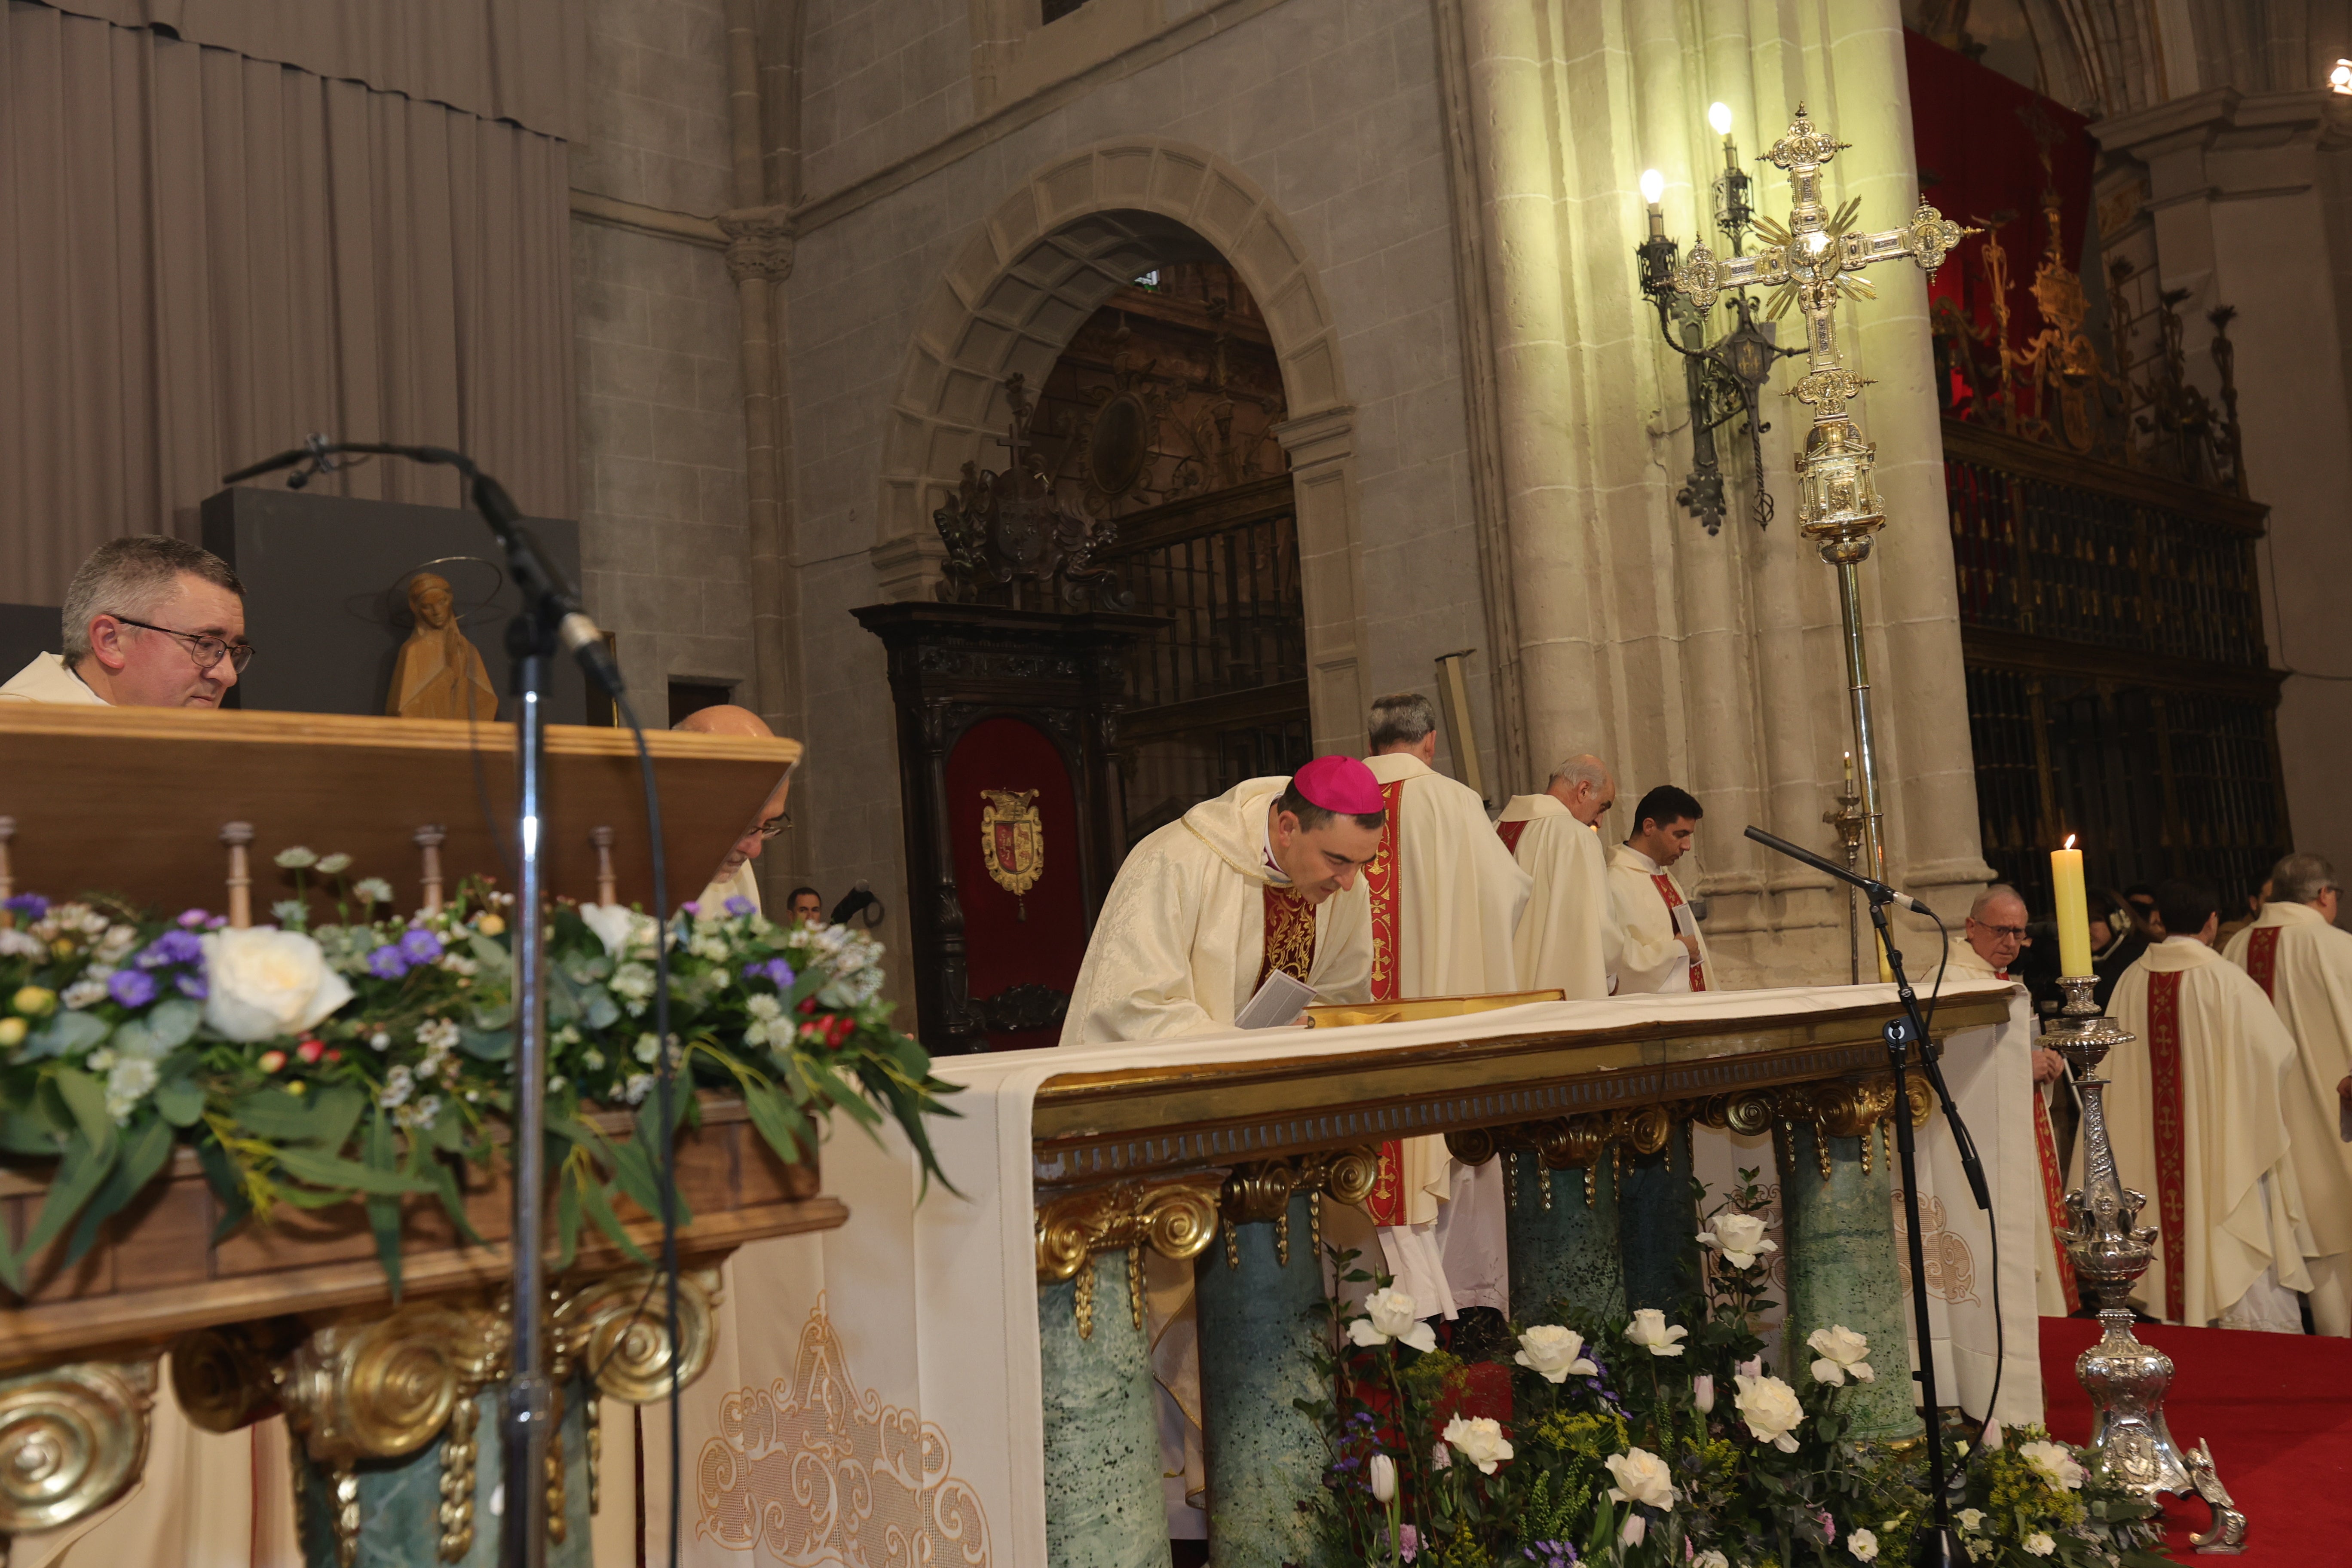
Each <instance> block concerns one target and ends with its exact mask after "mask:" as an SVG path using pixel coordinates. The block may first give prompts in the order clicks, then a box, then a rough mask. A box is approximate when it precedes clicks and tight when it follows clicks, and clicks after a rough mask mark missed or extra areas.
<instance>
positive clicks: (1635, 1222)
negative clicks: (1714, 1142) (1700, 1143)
mask: <svg viewBox="0 0 2352 1568" xmlns="http://www.w3.org/2000/svg"><path fill="white" fill-rule="evenodd" d="M1617 1227H1618V1229H1617V1233H1618V1235H1619V1236H1620V1237H1622V1241H1623V1253H1624V1258H1625V1305H1626V1307H1627V1309H1628V1310H1640V1309H1641V1308H1643V1307H1655V1308H1656V1309H1657V1310H1660V1311H1662V1312H1666V1313H1668V1314H1669V1315H1672V1313H1673V1312H1674V1311H1675V1310H1676V1309H1677V1308H1679V1307H1680V1306H1681V1305H1682V1303H1683V1301H1684V1300H1685V1298H1686V1297H1687V1296H1688V1295H1689V1293H1690V1289H1691V1287H1692V1284H1693V1283H1694V1282H1695V1281H1696V1279H1697V1278H1698V1274H1697V1268H1696V1258H1697V1253H1698V1241H1697V1239H1696V1238H1697V1236H1698V1203H1697V1200H1696V1198H1694V1197H1693V1196H1692V1194H1691V1124H1690V1122H1689V1121H1676V1122H1675V1127H1674V1130H1673V1131H1670V1132H1668V1133H1667V1134H1666V1145H1665V1147H1664V1148H1663V1149H1661V1150H1659V1151H1658V1152H1656V1153H1654V1154H1636V1153H1632V1152H1628V1153H1627V1154H1626V1156H1625V1172H1624V1183H1623V1185H1622V1187H1621V1188H1620V1189H1619V1191H1618V1194H1617ZM1686 1264H1687V1265H1688V1266H1689V1267H1687V1268H1685V1265H1686Z"/></svg>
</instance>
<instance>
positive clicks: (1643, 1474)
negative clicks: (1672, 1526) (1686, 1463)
mask: <svg viewBox="0 0 2352 1568" xmlns="http://www.w3.org/2000/svg"><path fill="white" fill-rule="evenodd" d="M1607 1463H1608V1466H1609V1475H1610V1479H1612V1480H1614V1481H1615V1482H1616V1483H1617V1484H1616V1485H1615V1486H1613V1487H1611V1488H1610V1489H1609V1500H1610V1501H1612V1502H1639V1503H1647V1504H1649V1505H1650V1507H1652V1508H1672V1507H1674V1506H1675V1479H1674V1472H1673V1471H1672V1470H1669V1469H1668V1468H1666V1462H1665V1460H1664V1459H1662V1458H1658V1456H1657V1455H1655V1454H1653V1453H1652V1452H1650V1451H1649V1450H1648V1449H1647V1448H1628V1449H1626V1450H1625V1452H1623V1453H1622V1454H1612V1455H1610V1456H1609V1458H1608V1460H1607Z"/></svg>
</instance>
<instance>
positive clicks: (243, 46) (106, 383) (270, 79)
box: [0, 0, 580, 604]
mask: <svg viewBox="0 0 2352 1568" xmlns="http://www.w3.org/2000/svg"><path fill="white" fill-rule="evenodd" d="M574 9H576V8H575V7H570V6H566V5H562V4H561V0H209V3H208V0H179V3H173V0H74V3H73V4H72V5H69V6H66V7H56V6H49V5H29V4H24V3H21V0H9V3H8V4H7V5H6V6H5V11H0V597H5V598H7V599H11V600H16V601H20V602H30V603H35V604H40V603H50V604H54V603H56V602H58V599H60V598H61V597H62V596H63V594H64V591H65V585H66V583H67V580H68V578H69V577H70V576H71V575H72V573H73V571H74V568H75V567H76V566H78V565H79V563H80V562H81V560H82V558H83V556H84V555H86V554H87V553H88V552H89V550H90V549H91V548H92V547H94V546H95V545H97V544H99V543H100V542H103V541H105V540H107V539H110V538H112V537H114V536H116V535H117V534H121V533H129V532H178V533H181V534H182V535H183V536H184V537H188V538H191V539H193V538H194V537H195V532H196V525H195V510H194V509H195V507H196V506H197V504H198V503H199V502H200V501H202V500H203V499H204V498H205V496H207V495H210V494H211V493H213V492H214V491H215V490H216V489H219V488H220V476H221V475H222V474H223V473H225V472H226V471H228V470H229V469H231V468H239V467H242V466H243V465H244V464H246V463H247V462H250V461H252V460H253V459H255V458H260V457H264V456H267V455H268V454H269V453H271V452H274V451H278V450H280V449H282V448H284V447H292V446H296V445H299V442H300V439H301V437H303V435H304V434H305V433H307V432H310V431H312V430H324V431H328V432H330V433H331V434H334V435H336V436H339V437H345V438H349V439H358V440H388V441H402V442H422V443H430V444H434V445H439V446H453V447H462V448H463V449H465V450H466V451H467V452H470V453H471V454H473V456H474V457H475V458H477V459H478V461H479V462H480V463H481V464H482V465H483V466H484V467H485V468H488V469H489V470H490V471H491V472H492V473H494V474H496V475H498V476H499V478H500V479H502V480H504V481H505V482H506V485H507V487H508V489H509V490H511V491H512V492H513V493H514V497H515V499H516V500H517V501H518V502H520V505H521V507H522V509H523V510H524V511H526V512H528V513H535V514H537V515H540V516H554V517H569V516H572V515H573V514H574V513H575V511H576V510H577V503H576V500H575V491H576V476H575V472H574V468H575V463H574V449H575V429H574V425H575V421H574V414H573V382H572V304H571V260H570V240H569V235H568V226H569V216H568V210H567V209H568V205H569V196H568V186H569V179H568V175H567V163H568V148H567V145H566V143H565V142H564V141H563V140H562V135H561V132H562V130H563V129H564V128H565V126H566V124H567V123H568V117H569V115H570V113H571V106H572V100H573V99H574V98H575V97H576V94H577V90H578V89H577V83H578V80H579V77H580V73H579V72H578V71H577V70H576V69H574V68H572V66H573V64H574V63H575V62H576V59H577V57H578V47H577V35H578V30H579V29H578V22H577V17H576V16H572V17H570V18H568V19H567V17H566V16H565V15H564V13H566V12H567V11H572V10H574ZM81 13H93V14H92V15H83V14H81ZM151 23H152V24H161V25H163V26H168V27H170V28H172V29H173V30H174V31H176V32H178V33H180V34H182V35H183V36H181V37H173V36H172V34H171V33H167V32H160V31H157V30H155V29H154V27H153V26H148V25H147V24H151ZM125 24H128V25H125ZM197 40H203V41H197ZM215 43H218V44H222V45H231V46H234V47H213V46H214V44H215ZM249 51H258V53H256V52H249ZM281 59H282V60H290V61H292V62H293V63H290V64H289V63H281ZM492 116H503V117H505V118H492ZM526 116H528V117H529V118H526ZM533 120H536V121H538V122H539V123H538V124H536V125H534V124H532V123H531V121H533ZM516 121H520V123H518V122H516ZM324 488H327V489H331V491H332V492H334V493H341V494H346V495H352V496H361V497H367V498H372V499H380V500H403V501H421V502H427V503H430V504H435V505H441V506H454V505H459V504H462V499H461V497H460V496H459V493H458V489H457V483H456V481H455V479H453V478H451V477H450V476H448V475H447V473H446V470H428V469H422V468H415V467H413V466H410V465H406V464H400V463H395V462H391V461H385V460H378V461H375V462H372V463H370V464H368V465H366V466H364V467H362V468H357V469H355V470H353V471H352V473H350V474H349V475H348V476H345V477H343V478H341V479H339V480H338V481H336V482H335V483H334V484H332V485H331V486H328V487H324Z"/></svg>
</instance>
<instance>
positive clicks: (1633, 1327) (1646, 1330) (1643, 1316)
mask: <svg viewBox="0 0 2352 1568" xmlns="http://www.w3.org/2000/svg"><path fill="white" fill-rule="evenodd" d="M1689 1332H1690V1331H1689V1330H1688V1329H1686V1328H1684V1327H1683V1326H1682V1325H1681V1324H1680V1323H1673V1324H1669V1323H1668V1322H1667V1321H1666V1315H1665V1314H1664V1312H1661V1311H1660V1310H1657V1309H1656V1308H1655V1307H1644V1308H1643V1309H1642V1310H1640V1311H1638V1312H1635V1313H1634V1314H1633V1321H1632V1322H1630V1323H1628V1324H1626V1325H1625V1337H1626V1338H1627V1339H1629V1340H1631V1341H1632V1342H1633V1343H1635V1344H1637V1345H1640V1346H1642V1347H1643V1348H1644V1349H1646V1350H1647V1351H1648V1352H1650V1353H1651V1354H1652V1355H1680V1354H1682V1353H1683V1347H1682V1346H1680V1345H1678V1344H1676V1343H1675V1341H1676V1340H1678V1339H1681V1338H1683V1337H1684V1336H1685V1335H1686V1334H1688V1333H1689Z"/></svg>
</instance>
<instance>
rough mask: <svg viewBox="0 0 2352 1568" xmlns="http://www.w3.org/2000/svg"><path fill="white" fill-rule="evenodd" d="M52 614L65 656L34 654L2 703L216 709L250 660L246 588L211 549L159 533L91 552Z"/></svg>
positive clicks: (1, 692) (3, 691) (4, 689)
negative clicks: (56, 618)
mask: <svg viewBox="0 0 2352 1568" xmlns="http://www.w3.org/2000/svg"><path fill="white" fill-rule="evenodd" d="M60 618H61V621H62V626H61V627H60V635H61V637H62V638H63V645H64V649H65V651H64V652H62V653H44V654H40V655H37V656H36V657H35V658H34V659H33V661H32V662H31V663H30V664H27V665H26V666H25V668H22V669H20V670H18V671H17V672H16V674H15V675H13V676H11V677H9V678H8V681H7V684H6V685H5V686H0V702H62V703H80V704H84V705H88V704H91V703H96V704H99V705H100V706H108V707H115V708H217V707H219V706H220V705H221V700H222V699H224V698H225V697H226V696H227V695H228V690H229V688H231V687H233V686H235V685H236V678H237V677H238V676H239V675H240V674H242V673H243V672H244V669H245V667H246V666H247V664H249V663H251V662H252V660H253V645H252V644H251V643H248V642H247V641H246V640H245V584H242V583H240V582H238V581H237V579H236V573H235V572H233V571H231V570H229V564H228V563H227V562H226V561H223V560H222V559H221V558H220V557H219V556H217V555H215V554H214V553H213V552H210V551H208V550H203V549H199V548H198V547H197V546H195V545H193V544H188V543H184V542H182V541H180V540H177V539H173V538H170V537H168V536H166V535H163V534H159V533H140V534H132V535H131V536H129V537H128V538H123V539H116V540H110V541H109V542H106V543H104V544H101V545H100V546H99V547H98V548H97V549H96V550H94V551H92V552H90V556H89V560H87V561H85V562H83V563H81V570H80V571H79V572H76V573H75V574H74V578H73V582H72V584H70V585H69V586H68V587H67V589H66V603H65V613H64V615H63V616H61V617H60Z"/></svg>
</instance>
